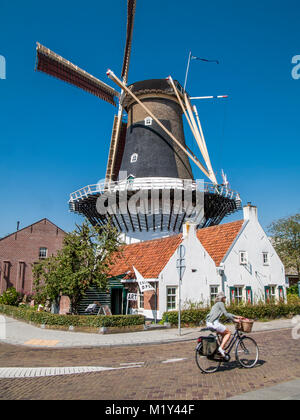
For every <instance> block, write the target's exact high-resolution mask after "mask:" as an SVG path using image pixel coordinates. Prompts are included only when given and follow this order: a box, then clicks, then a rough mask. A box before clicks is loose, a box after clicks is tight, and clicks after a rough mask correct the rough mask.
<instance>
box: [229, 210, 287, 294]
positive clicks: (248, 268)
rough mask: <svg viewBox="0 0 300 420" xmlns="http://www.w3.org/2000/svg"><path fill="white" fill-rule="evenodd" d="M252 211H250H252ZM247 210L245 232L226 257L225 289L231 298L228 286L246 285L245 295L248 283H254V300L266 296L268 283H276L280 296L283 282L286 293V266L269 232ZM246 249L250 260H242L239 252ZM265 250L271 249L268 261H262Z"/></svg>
mask: <svg viewBox="0 0 300 420" xmlns="http://www.w3.org/2000/svg"><path fill="white" fill-rule="evenodd" d="M250 213H251V212H250ZM247 216H249V214H248V209H247V210H246V214H245V217H246V221H245V223H244V226H243V230H242V233H241V234H240V236H239V237H238V238H237V240H236V242H235V243H234V245H233V246H232V248H231V250H230V252H229V253H228V254H227V256H225V258H224V259H223V264H224V277H223V278H224V280H225V293H226V296H227V297H228V298H229V290H230V289H229V288H230V287H234V286H243V294H244V298H245V299H246V290H245V288H246V286H251V288H252V293H253V300H254V301H258V300H263V301H264V300H265V286H269V285H274V286H276V297H277V298H278V293H279V292H278V286H283V288H284V296H285V297H286V289H285V287H286V283H285V273H284V266H283V264H282V262H281V260H280V259H279V257H278V255H277V253H276V251H275V249H274V248H273V246H272V244H271V242H270V241H269V239H268V237H267V235H266V233H265V232H264V230H263V229H262V227H261V225H260V224H259V222H258V219H257V216H256V214H255V213H254V214H252V215H251V214H250V217H248V219H247ZM240 251H246V252H247V256H248V263H247V264H246V265H242V264H240V259H239V252H240ZM263 252H268V255H269V265H264V263H263Z"/></svg>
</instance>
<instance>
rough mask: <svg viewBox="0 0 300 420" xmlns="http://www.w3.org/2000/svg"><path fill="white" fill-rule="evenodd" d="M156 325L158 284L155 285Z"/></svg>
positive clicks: (155, 319)
mask: <svg viewBox="0 0 300 420" xmlns="http://www.w3.org/2000/svg"><path fill="white" fill-rule="evenodd" d="M154 321H155V324H156V323H157V283H155V315H154Z"/></svg>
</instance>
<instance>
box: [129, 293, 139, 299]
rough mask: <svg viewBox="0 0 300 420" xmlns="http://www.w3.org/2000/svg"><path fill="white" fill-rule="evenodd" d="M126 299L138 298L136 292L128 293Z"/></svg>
mask: <svg viewBox="0 0 300 420" xmlns="http://www.w3.org/2000/svg"><path fill="white" fill-rule="evenodd" d="M127 300H138V295H137V293H128V294H127Z"/></svg>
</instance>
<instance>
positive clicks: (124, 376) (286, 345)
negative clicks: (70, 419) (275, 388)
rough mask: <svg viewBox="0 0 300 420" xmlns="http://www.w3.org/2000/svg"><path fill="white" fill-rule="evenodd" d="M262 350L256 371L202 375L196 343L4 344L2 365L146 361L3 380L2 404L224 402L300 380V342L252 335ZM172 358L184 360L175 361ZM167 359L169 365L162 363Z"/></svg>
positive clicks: (225, 369) (231, 369)
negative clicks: (54, 346) (22, 401)
mask: <svg viewBox="0 0 300 420" xmlns="http://www.w3.org/2000/svg"><path fill="white" fill-rule="evenodd" d="M252 336H253V337H255V339H256V340H257V342H258V345H259V347H260V360H259V364H258V366H257V367H255V368H254V369H249V370H247V369H241V368H239V367H238V366H237V365H236V363H235V361H232V362H230V363H229V364H227V365H223V366H222V368H221V370H220V371H218V372H216V373H214V374H211V375H204V374H201V372H200V371H199V369H198V368H197V366H196V364H195V360H194V348H195V342H181V343H167V344H158V345H146V346H130V347H110V348H95V347H94V348H76V349H74V348H73V349H63V348H60V349H47V348H44V349H38V348H28V347H21V346H13V345H7V344H6V345H4V344H1V345H0V366H1V367H5V366H38V367H42V366H47V367H50V366H82V365H85V366H109V367H120V366H121V364H124V363H136V362H144V364H141V365H140V367H135V368H131V369H124V370H121V371H120V370H109V371H103V372H97V373H84V374H77V375H68V376H52V377H45V378H24V379H0V399H13V400H15V399H58V400H61V399H73V400H74V399H75V400H77V399H100V400H186V399H187V400H193V399H195V400H201V399H225V398H229V397H232V396H234V395H238V394H241V393H244V392H249V391H253V390H257V389H262V388H263V387H266V386H272V385H275V384H277V383H281V382H285V381H289V380H292V379H296V378H300V363H299V361H300V352H299V350H300V340H293V339H292V337H291V330H290V329H286V330H278V331H272V332H257V333H253V334H252ZM170 359H183V360H174V361H173V362H172V361H170ZM167 360H169V363H162V362H164V361H167Z"/></svg>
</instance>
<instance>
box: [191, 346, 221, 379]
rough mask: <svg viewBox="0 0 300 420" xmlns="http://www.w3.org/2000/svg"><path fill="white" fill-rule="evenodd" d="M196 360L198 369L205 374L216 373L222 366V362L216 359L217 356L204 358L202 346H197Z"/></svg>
mask: <svg viewBox="0 0 300 420" xmlns="http://www.w3.org/2000/svg"><path fill="white" fill-rule="evenodd" d="M195 358H196V363H197V366H198V368H199V369H200V370H201V371H202V372H203V373H214V372H216V371H217V370H218V369H219V367H220V364H221V360H219V359H215V356H214V355H213V356H203V353H202V344H200V345H199V346H197V348H196V352H195Z"/></svg>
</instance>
